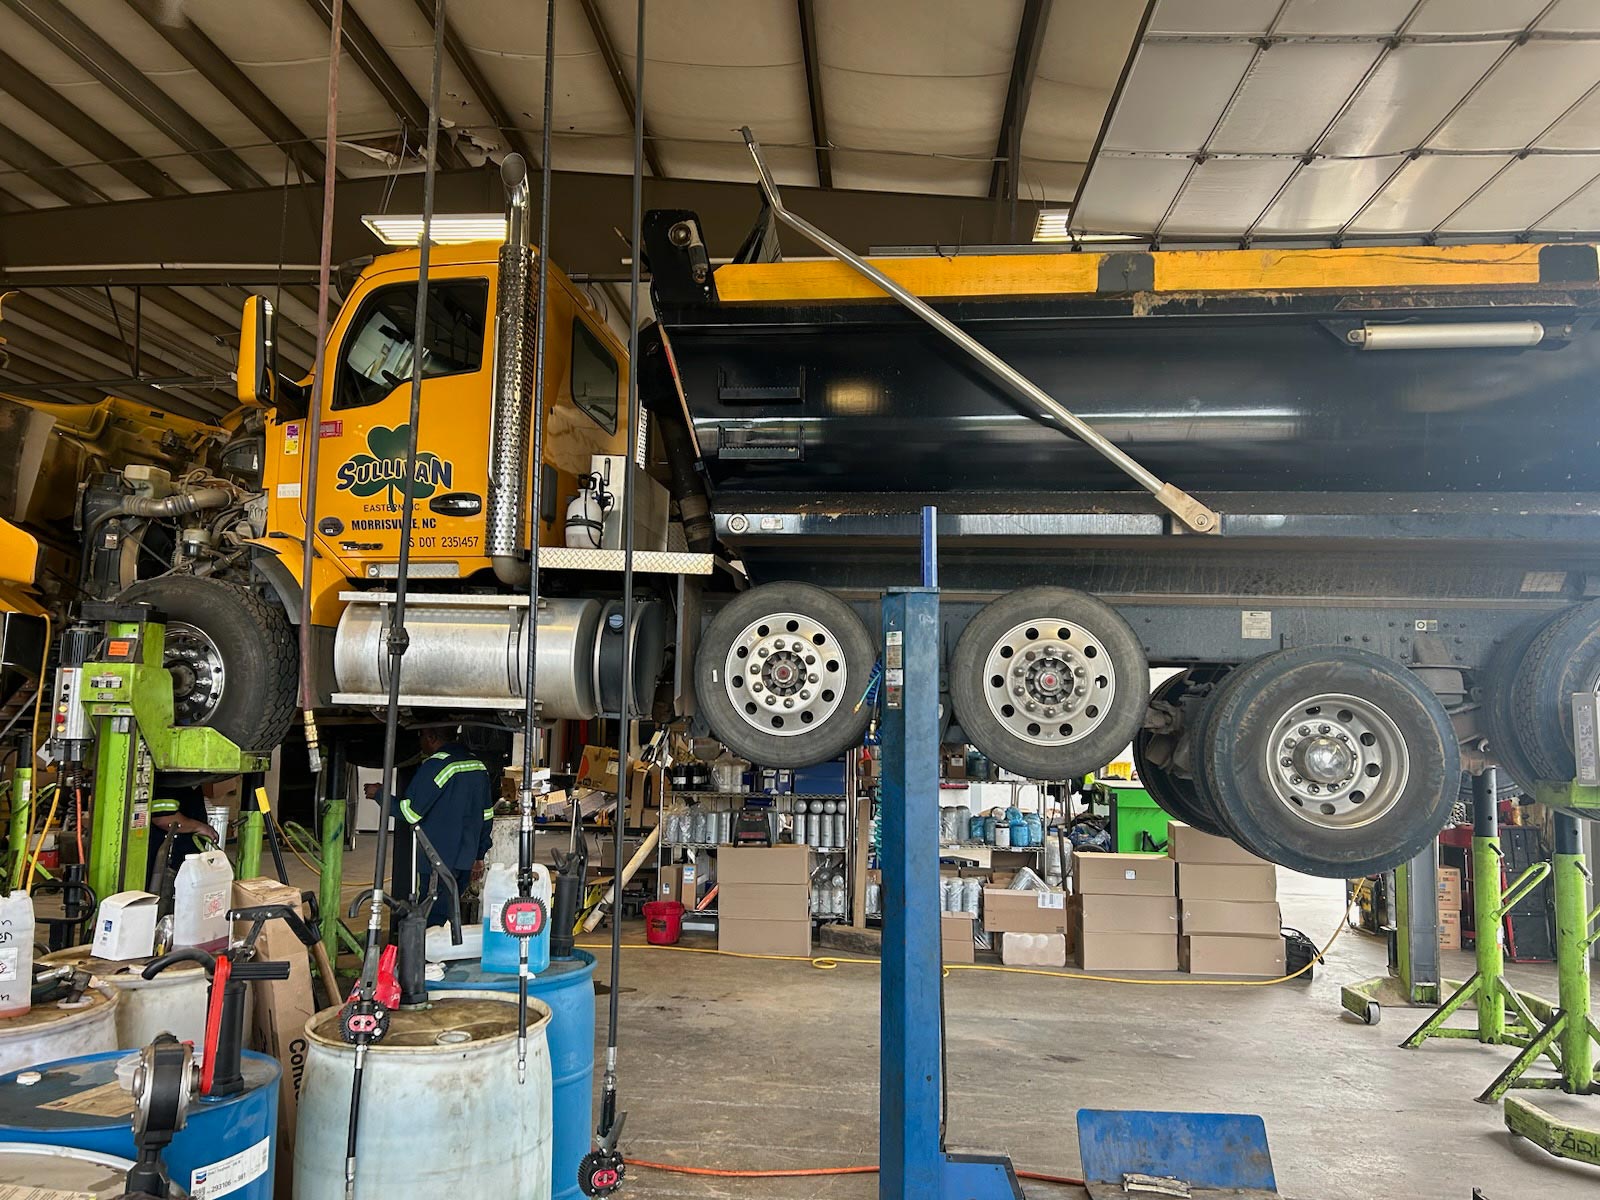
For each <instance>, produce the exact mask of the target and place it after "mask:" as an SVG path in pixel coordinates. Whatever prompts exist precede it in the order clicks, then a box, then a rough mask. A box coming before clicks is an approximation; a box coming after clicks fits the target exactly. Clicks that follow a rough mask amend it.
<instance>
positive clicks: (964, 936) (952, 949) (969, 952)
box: [939, 913, 977, 963]
mask: <svg viewBox="0 0 1600 1200" xmlns="http://www.w3.org/2000/svg"><path fill="white" fill-rule="evenodd" d="M975 924H976V921H975V920H974V918H973V917H972V915H971V914H970V913H940V914H939V946H940V949H941V950H942V951H943V954H942V957H943V959H944V961H945V962H947V963H969V962H975V961H977V958H976V955H975V954H974V953H973V943H972V930H973V926H974V925H975Z"/></svg>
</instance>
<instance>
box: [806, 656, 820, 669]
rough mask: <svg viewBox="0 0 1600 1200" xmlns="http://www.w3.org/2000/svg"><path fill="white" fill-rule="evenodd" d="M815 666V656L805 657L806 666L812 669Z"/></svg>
mask: <svg viewBox="0 0 1600 1200" xmlns="http://www.w3.org/2000/svg"><path fill="white" fill-rule="evenodd" d="M816 665H817V656H816V655H815V654H808V655H806V666H808V667H814V666H816Z"/></svg>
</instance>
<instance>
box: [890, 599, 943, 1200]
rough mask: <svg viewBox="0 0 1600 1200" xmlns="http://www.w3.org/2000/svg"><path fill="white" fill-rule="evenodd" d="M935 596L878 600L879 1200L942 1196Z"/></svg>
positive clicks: (937, 610)
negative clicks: (880, 830)
mask: <svg viewBox="0 0 1600 1200" xmlns="http://www.w3.org/2000/svg"><path fill="white" fill-rule="evenodd" d="M938 628H939V596H938V593H937V592H936V591H934V590H933V589H931V588H917V589H908V590H904V591H893V592H890V593H889V594H888V595H886V596H885V597H884V598H883V631H884V656H883V665H884V685H883V697H884V705H883V707H884V714H883V730H882V734H883V748H882V754H883V805H882V814H883V818H882V819H883V865H884V872H883V973H882V983H881V985H880V986H881V989H882V994H881V996H880V1004H879V1012H880V1029H879V1036H880V1043H879V1075H878V1162H879V1165H880V1169H881V1174H880V1176H879V1184H878V1195H879V1197H880V1198H881V1200H904V1198H908V1197H921V1196H938V1195H940V1192H941V1166H942V1154H941V1151H940V1146H939V1115H940V1114H939V1108H940V1071H939V1031H940V1015H939V971H940V962H939V905H938V903H937V897H938V895H939V745H938V738H939V639H938V636H937V631H938Z"/></svg>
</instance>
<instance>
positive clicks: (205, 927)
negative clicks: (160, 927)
mask: <svg viewBox="0 0 1600 1200" xmlns="http://www.w3.org/2000/svg"><path fill="white" fill-rule="evenodd" d="M232 894H233V868H232V867H231V866H229V865H228V856H227V855H226V854H224V853H223V852H222V851H220V850H207V851H206V852H205V853H204V854H191V855H190V856H189V857H188V858H186V859H184V860H183V865H182V866H181V867H179V868H178V881H177V884H176V886H175V887H174V889H173V897H172V945H173V948H174V949H177V948H178V947H179V946H198V947H200V949H202V950H223V949H226V948H227V945H228V907H229V905H228V898H229V897H230V896H231V895H232Z"/></svg>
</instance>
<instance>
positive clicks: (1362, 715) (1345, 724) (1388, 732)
mask: <svg viewBox="0 0 1600 1200" xmlns="http://www.w3.org/2000/svg"><path fill="white" fill-rule="evenodd" d="M1267 745H1268V748H1269V752H1270V753H1271V754H1272V762H1271V763H1270V764H1268V768H1267V778H1268V780H1269V781H1270V782H1271V784H1272V790H1273V792H1274V793H1275V794H1276V795H1277V797H1278V799H1279V800H1280V801H1282V802H1283V805H1284V807H1286V808H1287V809H1288V810H1289V811H1290V812H1292V813H1294V814H1295V816H1297V817H1299V818H1301V819H1302V820H1304V821H1308V822H1310V823H1311V824H1313V825H1316V826H1319V827H1321V828H1324V829H1354V828H1357V827H1359V826H1362V825H1368V824H1371V823H1372V822H1373V821H1376V820H1377V819H1378V818H1379V817H1381V816H1383V815H1384V814H1385V813H1387V812H1388V811H1389V810H1390V809H1392V808H1393V807H1394V806H1395V804H1396V803H1398V802H1399V800H1400V796H1401V794H1402V793H1403V792H1404V791H1405V786H1406V779H1407V777H1408V776H1409V774H1410V770H1411V753H1410V751H1409V750H1408V749H1407V747H1406V743H1405V737H1404V736H1403V735H1402V734H1401V732H1400V727H1399V725H1398V724H1396V722H1395V720H1394V718H1392V717H1390V716H1389V714H1388V713H1386V712H1384V711H1383V709H1381V708H1379V707H1378V706H1377V705H1376V704H1373V703H1372V702H1371V701H1369V700H1362V699H1359V698H1358V697H1355V696H1343V695H1335V694H1329V695H1322V696H1312V697H1311V698H1309V699H1307V700H1305V701H1304V702H1302V703H1300V704H1296V705H1295V706H1294V707H1293V708H1291V709H1289V710H1288V711H1287V712H1285V713H1284V714H1283V715H1282V716H1280V717H1279V718H1278V720H1277V722H1276V723H1275V724H1274V725H1273V727H1272V736H1271V738H1270V739H1269V741H1268V743H1267Z"/></svg>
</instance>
